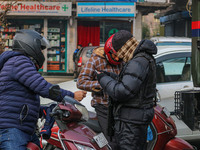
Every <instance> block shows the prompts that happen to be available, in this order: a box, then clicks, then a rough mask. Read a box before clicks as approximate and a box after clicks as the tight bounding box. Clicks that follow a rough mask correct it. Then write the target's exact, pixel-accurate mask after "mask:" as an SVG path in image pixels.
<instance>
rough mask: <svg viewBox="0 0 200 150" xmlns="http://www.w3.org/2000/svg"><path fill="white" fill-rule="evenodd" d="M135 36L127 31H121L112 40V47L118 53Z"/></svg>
mask: <svg viewBox="0 0 200 150" xmlns="http://www.w3.org/2000/svg"><path fill="white" fill-rule="evenodd" d="M132 37H133V35H132V34H131V33H130V32H129V31H126V30H119V31H118V32H117V33H115V35H114V36H113V39H112V46H113V48H114V50H116V51H118V50H119V49H120V48H121V47H122V46H123V45H124V44H125V43H126V42H127V41H128V40H129V39H130V38H132Z"/></svg>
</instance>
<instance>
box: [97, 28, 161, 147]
mask: <svg viewBox="0 0 200 150" xmlns="http://www.w3.org/2000/svg"><path fill="white" fill-rule="evenodd" d="M112 45H113V48H114V50H116V51H117V57H118V58H119V59H123V61H124V62H125V63H126V64H125V65H124V67H123V68H122V70H121V72H120V75H119V77H118V79H117V80H116V78H115V79H114V78H112V77H111V76H109V73H106V72H103V71H102V72H100V73H99V74H98V75H97V78H98V81H99V83H100V85H101V87H102V88H103V89H104V91H105V92H107V94H108V95H109V96H110V99H111V101H112V103H113V105H114V111H113V115H114V120H115V124H114V130H115V137H116V139H117V144H118V146H119V147H120V150H145V149H146V137H147V127H148V124H150V122H151V121H152V119H153V116H154V109H153V99H154V97H155V94H156V68H155V60H154V57H153V54H156V53H157V48H156V46H155V45H154V43H153V42H151V41H150V40H142V41H141V42H140V43H138V41H137V40H136V39H135V38H134V37H133V35H132V34H131V33H130V32H128V31H126V30H120V31H119V32H117V33H115V35H114V37H113V39H112Z"/></svg>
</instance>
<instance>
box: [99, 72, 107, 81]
mask: <svg viewBox="0 0 200 150" xmlns="http://www.w3.org/2000/svg"><path fill="white" fill-rule="evenodd" d="M104 76H106V74H105V73H103V72H101V73H99V74H97V80H98V81H99V82H100V80H101V78H102V77H104Z"/></svg>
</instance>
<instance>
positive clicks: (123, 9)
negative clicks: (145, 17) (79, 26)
mask: <svg viewBox="0 0 200 150" xmlns="http://www.w3.org/2000/svg"><path fill="white" fill-rule="evenodd" d="M135 9H136V8H135V3H123V2H121V3H118V2H113V3H112V2H78V3H77V16H78V17H134V16H135Z"/></svg>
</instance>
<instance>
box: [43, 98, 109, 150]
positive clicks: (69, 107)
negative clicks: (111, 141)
mask: <svg viewBox="0 0 200 150" xmlns="http://www.w3.org/2000/svg"><path fill="white" fill-rule="evenodd" d="M50 115H51V116H52V117H54V119H55V122H56V123H55V124H54V127H53V128H52V129H51V136H50V138H49V139H47V140H46V141H47V143H46V145H45V146H44V147H43V149H44V150H61V149H63V150H109V149H110V147H109V145H108V141H107V140H106V138H105V137H104V135H103V133H99V134H96V133H95V132H94V131H93V130H91V129H90V128H89V127H87V126H86V125H85V124H83V122H85V121H86V120H88V118H89V116H88V111H87V109H86V108H85V106H84V105H82V104H81V103H79V102H78V101H76V100H75V99H73V98H71V97H69V96H65V97H64V98H63V101H62V102H60V103H58V104H57V105H56V106H55V108H54V109H53V110H52V113H51V114H50Z"/></svg>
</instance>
